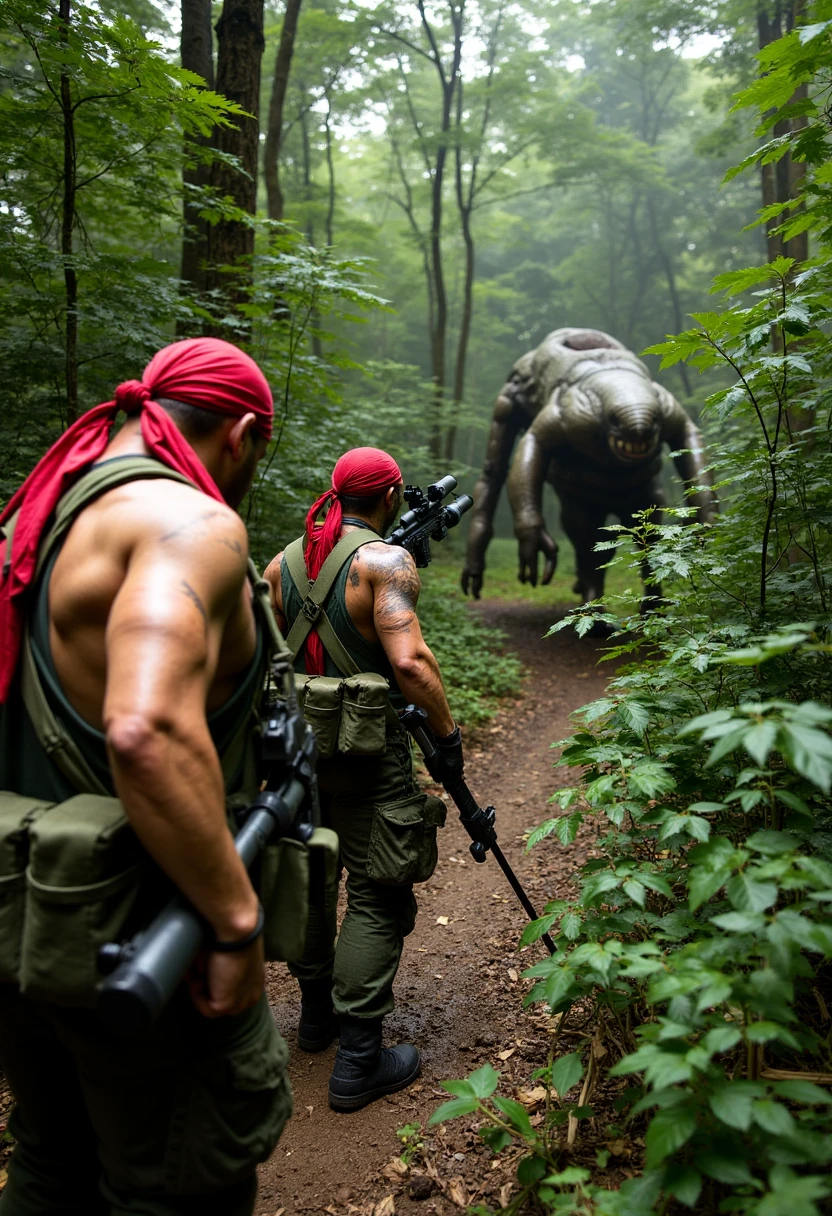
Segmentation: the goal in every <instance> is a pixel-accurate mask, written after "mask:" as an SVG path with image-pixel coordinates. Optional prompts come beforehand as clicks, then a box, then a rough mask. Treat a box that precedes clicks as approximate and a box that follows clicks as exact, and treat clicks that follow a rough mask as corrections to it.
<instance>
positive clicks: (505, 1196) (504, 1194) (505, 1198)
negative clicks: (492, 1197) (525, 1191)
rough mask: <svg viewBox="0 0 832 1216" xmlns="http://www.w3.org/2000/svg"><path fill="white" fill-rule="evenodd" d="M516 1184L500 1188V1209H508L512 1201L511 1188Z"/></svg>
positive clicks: (505, 1184) (507, 1183)
mask: <svg viewBox="0 0 832 1216" xmlns="http://www.w3.org/2000/svg"><path fill="white" fill-rule="evenodd" d="M513 1185H514V1184H513V1183H511V1182H506V1183H504V1184H503V1186H501V1187H500V1207H501V1208H507V1207H508V1205H509V1202H510V1200H511V1188H512V1186H513Z"/></svg>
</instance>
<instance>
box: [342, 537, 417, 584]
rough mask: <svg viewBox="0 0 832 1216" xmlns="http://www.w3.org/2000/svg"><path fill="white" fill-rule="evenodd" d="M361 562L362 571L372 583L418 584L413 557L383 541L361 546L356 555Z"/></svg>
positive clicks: (399, 547) (398, 547)
mask: <svg viewBox="0 0 832 1216" xmlns="http://www.w3.org/2000/svg"><path fill="white" fill-rule="evenodd" d="M356 556H357V557H359V558H360V559H361V561H362V564H363V565H364V569H365V570H366V571H367V573H368V574H369V575H370V577H371V578H372V579H373V580H374V581H377V580H378V581H382V582H384V581H387V580H388V579H391V580H394V581H396V580H402V579H408V578H409V579H415V582H416V586H417V587H418V586H419V585H420V584H419V574H418V571H417V569H416V563H415V561H414V560H413V555H412V554H411V553H408V551H407V549H402V548H401V546H400V545H386V544H385V543H384V542H383V541H378V542H375V541H374V542H373V543H371V544H369V545H362V546H361V548H360V549H359V550H358V553H357V554H356Z"/></svg>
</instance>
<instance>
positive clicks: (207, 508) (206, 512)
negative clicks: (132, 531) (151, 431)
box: [113, 479, 248, 564]
mask: <svg viewBox="0 0 832 1216" xmlns="http://www.w3.org/2000/svg"><path fill="white" fill-rule="evenodd" d="M122 492H124V495H125V497H124V499H123V500H122V501H115V502H114V503H113V506H114V507H115V508H116V509H117V510H118V509H119V508H126V509H127V510H128V511H129V512H130V515H131V517H132V518H133V519H134V520H135V522H136V526H137V529H138V531H139V533H140V535H141V538H142V540H144V541H146V542H148V543H152V544H153V543H155V544H159V545H160V546H163V547H164V548H165V549H167V550H170V551H172V552H173V551H176V550H177V549H180V548H187V549H192V548H194V547H198V546H200V545H208V546H210V547H211V548H214V547H215V546H217V547H219V548H222V549H226V550H227V551H228V552H230V553H231V554H233V555H234V556H235V557H236V558H237V559H239V560H241V561H242V562H243V564H245V561H246V558H247V557H248V534H247V532H246V526H245V524H244V523H243V521H242V519H241V518H240V516H239V515H238V514H237V512H236V511H234V510H233V509H232V508H231V507H229V506H228V505H227V504H226V503H224V502H220V501H218V500H217V499H214V498H209V497H208V495H207V494H203V493H202V492H201V490H197V489H196V488H195V487H194V486H188V485H184V484H182V483H181V482H176V481H168V480H161V479H160V480H159V481H144V482H131V484H130V485H128V486H124V487H122V491H115V493H122Z"/></svg>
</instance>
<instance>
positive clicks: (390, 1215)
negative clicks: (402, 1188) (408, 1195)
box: [373, 1195, 396, 1216]
mask: <svg viewBox="0 0 832 1216" xmlns="http://www.w3.org/2000/svg"><path fill="white" fill-rule="evenodd" d="M373 1216H396V1204H395V1202H394V1200H393V1196H392V1195H385V1197H384V1198H383V1199H382V1200H381V1202H380V1203H377V1204H376V1206H375V1207H374V1208H373Z"/></svg>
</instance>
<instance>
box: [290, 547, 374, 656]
mask: <svg viewBox="0 0 832 1216" xmlns="http://www.w3.org/2000/svg"><path fill="white" fill-rule="evenodd" d="M377 540H378V536H376V534H375V533H372V534H371V535H369V536H366V535H362V533H361V532H360V531H359V532H350V533H348V534H347V535H346V536H344V537H342V538H341V540H339V541H338V544H337V545H336V546H335V548H334V549H333V550H332V552H331V553H330V555H329V557H328V558H327V559H326V561H325V562H324V564H323V565H322V566H321V570H320V573H319V574H318V577H317V578H316V579H315V581H314V582H310V580H309V576H308V574H307V572H306V562H305V561H304V557H303V538H300V539H299V540H293V541H292V543H291V545H287V546H286V551H285V553H284V555H283V556H284V559H285V561H286V568H287V569H288V571H289V577H290V578H291V580H292V582H293V583H294V584H295V587H296V589H297V591H298V594H299V595H301V596H302V597H303V604H302V605H301V610H300V612H299V613H298V615H297V616H296V617H295V620H294V623H293V625H292V628H291V629H290V630H289V634H288V636H287V638H286V645H287V646H288V647H289V650H290V651H291V654H292V659H293V660H294V659H296V658H297V657H298V655H299V654H300V650H301V647H302V646H303V643H304V642H305V641H306V639H307V637H308V636H309V634H310V633H311V631H312V630H313V629H314V628H317V630H318V636H319V638H320V639H321V642H322V644H323V646H324V647H325V649H326V650H327V651H329V656H330V658H331V659H332V661H333V663H334V664H335V666H336V667H338V668H339V669H340V670H341V672H342V673H343V674H344V675H345V676H357V675H359V674H360V671H361V669H360V668H359V667H358V665H357V664H356V662H355V661H354V660H353V658H352V657H351V656H350V655H349V654H348V652H347V650H346V648H345V647H344V646H343V644H342V643H341V642H340V641H339V640H338V637H337V636H336V634H335V630H334V629H333V628H332V623H331V622H330V620H329V617H328V616H327V615H326V612H325V611H324V608H323V605H324V603H325V601H326V598H327V596H328V595H329V593H330V591H331V590H332V588H333V587H334V586H335V580H336V579H337V578H338V575H339V574H340V573H341V570H342V569H343V567H344V565H345V564H346V563H347V562H348V561H349V559H350V558H351V557H352V555H353V554H354V553H355V552H356V550H357V549H360V548H361V546H362V545H369V544H372V543H373V541H377ZM304 585H305V586H306V587H307V588H308V590H307V592H306V594H305V595H304Z"/></svg>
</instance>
